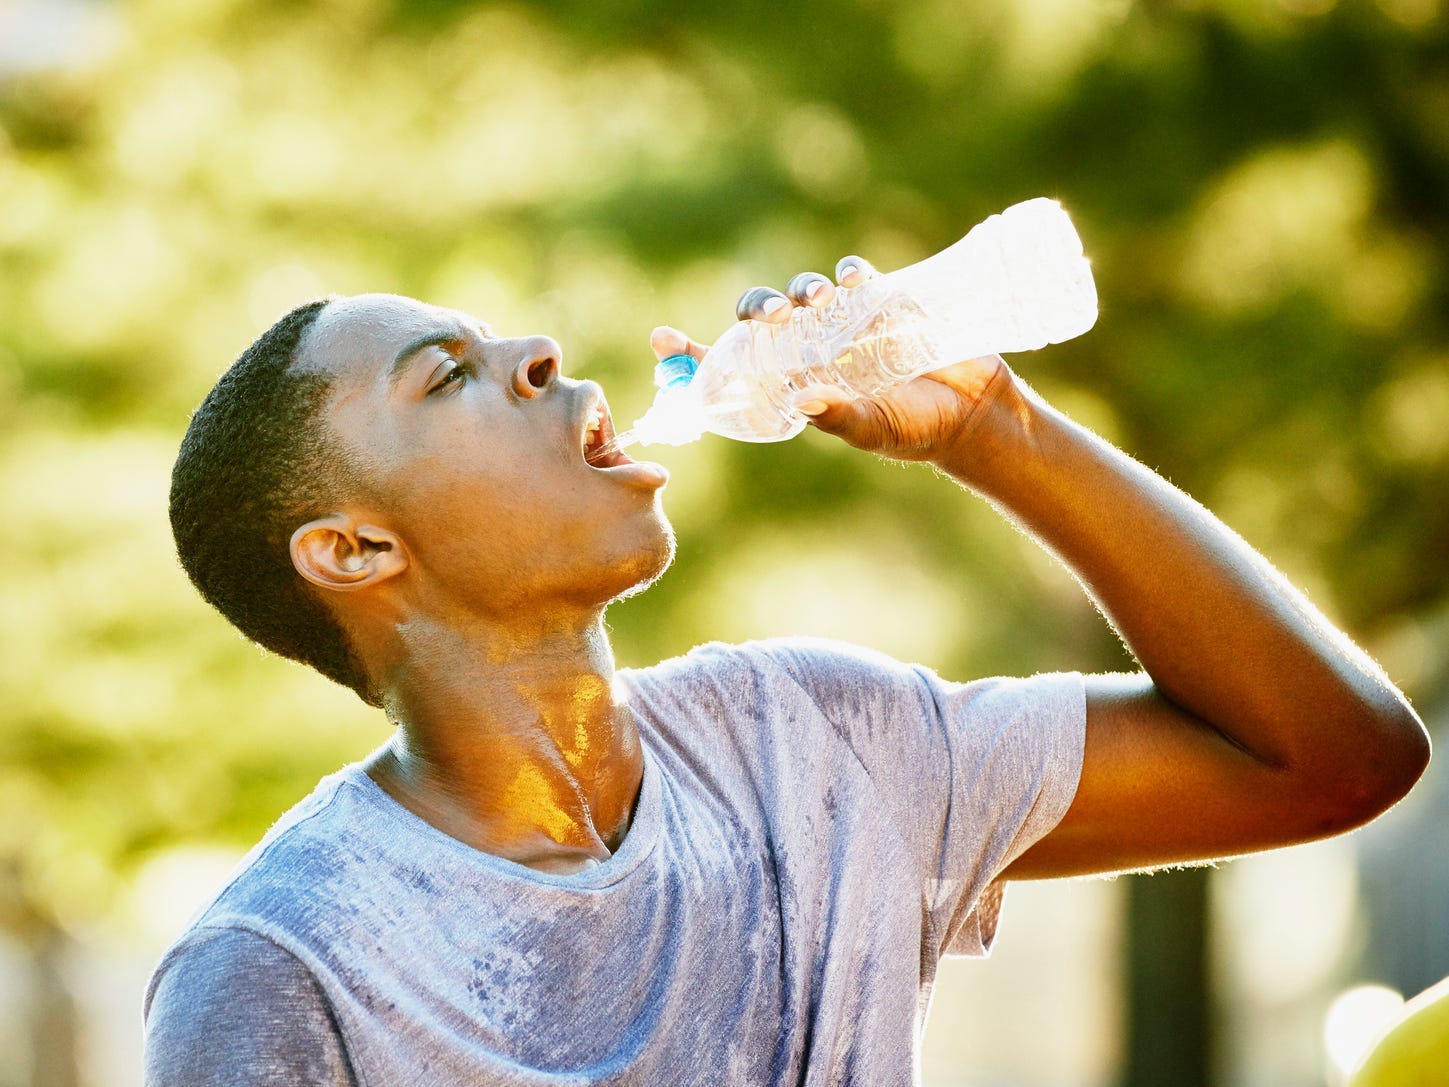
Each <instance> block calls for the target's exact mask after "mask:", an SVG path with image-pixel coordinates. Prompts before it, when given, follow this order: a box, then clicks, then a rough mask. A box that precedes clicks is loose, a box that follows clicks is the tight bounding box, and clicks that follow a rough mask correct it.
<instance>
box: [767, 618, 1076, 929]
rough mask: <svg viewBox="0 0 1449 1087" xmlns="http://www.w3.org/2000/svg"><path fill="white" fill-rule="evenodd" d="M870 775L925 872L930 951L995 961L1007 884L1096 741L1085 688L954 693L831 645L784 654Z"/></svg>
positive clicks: (1040, 685) (1004, 685)
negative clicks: (989, 956) (1004, 878)
mask: <svg viewBox="0 0 1449 1087" xmlns="http://www.w3.org/2000/svg"><path fill="white" fill-rule="evenodd" d="M771 653H772V655H773V656H776V658H777V659H779V660H780V661H781V662H782V663H783V664H784V665H785V667H786V669H787V670H788V671H789V673H790V674H791V676H792V677H793V678H794V679H795V681H796V682H798V683H799V684H800V685H801V686H802V687H803V688H805V690H806V691H807V693H808V694H809V695H810V697H811V698H812V699H813V700H814V701H815V703H816V704H817V705H818V706H819V707H820V708H821V710H822V711H823V712H824V714H825V716H826V717H827V718H828V719H829V720H830V722H831V724H832V726H833V727H834V728H835V730H836V731H837V733H838V734H839V736H840V737H841V739H843V740H844V742H846V743H848V744H849V745H850V747H851V749H852V750H853V752H854V754H855V756H856V757H857V758H859V760H860V761H861V764H862V765H863V766H864V767H865V769H866V772H867V774H868V775H869V779H870V782H871V786H872V789H873V792H874V794H875V800H876V801H877V802H878V803H879V804H880V805H881V806H882V807H883V808H884V809H885V810H886V812H887V813H889V815H890V817H891V819H892V821H893V822H894V823H895V825H896V827H897V828H898V830H899V832H900V834H901V836H902V838H903V839H905V841H906V842H907V844H908V846H909V847H910V849H911V852H912V854H913V855H914V856H915V858H916V862H917V864H918V866H919V869H920V879H921V893H922V902H923V912H924V915H925V920H926V927H927V931H926V932H925V933H924V934H923V936H924V939H925V941H926V942H927V944H928V947H927V949H926V950H927V951H928V952H931V951H934V953H935V954H937V955H943V954H946V955H984V954H986V953H987V952H988V950H989V949H990V946H991V942H992V940H993V938H994V936H995V932H996V924H997V919H998V915H999V911H1000V907H1001V898H1002V893H1003V885H1002V883H1001V882H1000V881H999V880H998V878H997V877H998V876H999V875H1000V873H1001V871H1002V870H1003V869H1004V868H1005V867H1006V866H1007V865H1008V864H1010V863H1011V862H1012V861H1013V860H1015V859H1016V858H1017V857H1018V856H1020V855H1021V854H1022V853H1023V852H1025V851H1026V849H1027V848H1028V847H1030V846H1031V845H1032V844H1033V843H1034V842H1036V841H1037V840H1039V839H1040V838H1041V837H1042V836H1044V835H1045V834H1046V833H1047V832H1049V831H1050V830H1051V829H1052V828H1053V827H1055V826H1056V825H1057V823H1058V822H1060V820H1061V818H1062V816H1063V815H1064V814H1065V813H1066V810H1067V808H1068V806H1069V805H1070V804H1071V801H1072V798H1073V796H1075V794H1076V789H1077V782H1078V780H1079V778H1080V776H1081V769H1082V752H1083V747H1084V742H1085V733H1086V696H1085V691H1084V687H1083V683H1082V678H1081V676H1080V675H1077V674H1075V673H1053V674H1042V675H1036V676H1032V677H1029V678H1025V679H1007V678H996V679H984V680H977V681H974V682H971V683H952V682H948V681H946V680H943V679H941V678H940V677H939V676H938V675H936V673H935V672H933V671H932V670H931V669H929V668H926V667H924V666H921V665H913V664H903V663H901V662H899V661H895V660H893V659H891V658H890V657H887V656H885V655H883V654H879V653H875V652H872V651H869V650H864V649H859V648H856V647H853V646H846V645H840V644H837V643H831V642H818V641H801V642H782V643H780V644H778V645H776V646H774V647H772V648H771Z"/></svg>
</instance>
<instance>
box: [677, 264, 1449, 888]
mask: <svg viewBox="0 0 1449 1087" xmlns="http://www.w3.org/2000/svg"><path fill="white" fill-rule="evenodd" d="M841 266H842V268H844V269H845V274H844V275H843V276H842V283H844V284H846V285H851V284H852V283H853V282H855V279H856V277H860V276H864V275H868V274H870V273H869V268H868V265H866V264H865V262H863V261H860V260H859V259H858V258H853V257H851V258H845V260H843V261H842V262H841ZM851 266H854V268H855V269H856V270H855V271H851V270H850V268H851ZM831 290H832V288H831V287H830V285H829V283H828V281H825V280H824V278H823V277H819V276H814V277H812V276H808V275H807V276H802V277H796V280H794V281H792V283H791V288H790V296H791V301H793V302H794V303H796V304H821V303H823V302H824V301H826V300H827V299H828V297H829V293H830V292H831ZM770 297H771V292H768V291H763V290H762V289H759V288H757V289H756V290H755V291H752V292H749V293H747V294H746V296H745V297H744V298H743V299H742V300H741V316H742V317H743V316H758V317H760V318H763V319H774V320H780V319H783V316H784V315H783V312H782V311H781V309H780V308H779V307H778V306H774V307H767V305H766V303H767V302H768V301H769V299H770ZM767 308H768V309H770V310H771V313H770V314H769V316H768V317H767V315H766V310H767ZM676 335H677V334H675V333H673V331H672V330H660V332H658V333H656V341H655V346H656V349H664V350H671V349H672V350H680V349H689V350H698V349H699V345H697V344H693V343H689V344H688V346H687V348H685V347H681V346H680V345H681V344H683V343H684V341H683V340H682V339H680V340H678V341H676V339H675V337H676ZM801 401H802V404H801V406H802V410H805V411H806V412H807V413H808V414H810V415H811V416H812V421H813V422H814V425H815V426H816V427H818V428H819V429H820V430H823V431H826V432H828V433H832V434H835V435H837V436H839V437H841V438H842V439H844V440H845V441H847V442H849V443H850V444H852V445H855V446H857V447H858V448H862V449H867V450H870V451H873V452H877V453H881V454H883V455H886V456H891V457H896V458H900V459H910V460H926V461H929V462H931V463H933V464H935V465H936V466H937V467H939V468H940V469H941V470H942V471H944V472H945V473H946V474H948V475H949V476H950V477H951V478H952V479H954V480H956V481H957V482H958V483H960V484H961V485H963V486H964V487H966V488H968V489H970V490H972V491H974V492H975V493H977V494H979V495H981V496H982V497H984V498H986V499H987V500H988V501H990V502H991V503H992V504H993V505H995V506H996V507H997V508H998V509H999V510H1000V511H1001V512H1002V513H1003V514H1005V515H1006V516H1007V517H1009V518H1010V519H1011V520H1013V521H1014V522H1015V523H1017V524H1018V525H1019V526H1020V527H1021V528H1022V529H1023V530H1025V531H1026V532H1027V533H1028V534H1029V535H1031V536H1032V538H1034V539H1035V540H1037V541H1038V542H1039V543H1040V544H1041V545H1042V546H1043V547H1045V548H1046V549H1047V550H1048V551H1050V552H1051V553H1052V554H1053V555H1055V556H1056V557H1057V558H1058V559H1059V560H1060V561H1061V562H1062V563H1063V564H1064V565H1065V566H1066V567H1067V568H1068V569H1069V570H1071V571H1072V573H1073V574H1074V575H1075V576H1076V577H1077V579H1078V580H1079V581H1080V582H1081V584H1082V585H1083V587H1084V588H1085V589H1086V591H1087V592H1088V593H1089V594H1090V595H1091V597H1092V599H1093V601H1094V602H1095V603H1096V605H1097V607H1098V608H1099V609H1100V610H1101V612H1102V613H1103V615H1104V616H1105V617H1106V618H1107V620H1108V622H1110V623H1111V624H1112V626H1113V627H1114V628H1115V629H1116V631H1117V632H1118V634H1119V635H1120V636H1121V638H1122V640H1123V641H1124V642H1125V643H1126V645H1127V646H1128V648H1129V649H1130V650H1131V652H1132V653H1133V655H1134V656H1135V657H1136V659H1137V660H1138V661H1139V662H1140V664H1141V666H1142V669H1143V671H1142V672H1141V673H1138V674H1136V675H1113V676H1093V677H1089V678H1088V681H1087V734H1086V750H1085V754H1084V761H1083V771H1082V778H1081V782H1080V785H1079V786H1078V790H1077V794H1076V798H1075V800H1074V801H1073V803H1072V805H1071V807H1070V809H1069V811H1068V812H1067V814H1066V816H1065V817H1064V818H1063V819H1062V821H1061V822H1060V823H1059V824H1058V826H1057V827H1056V828H1055V829H1054V830H1053V831H1052V832H1051V833H1049V834H1048V835H1047V836H1046V837H1045V838H1043V839H1042V840H1041V841H1039V842H1038V843H1036V844H1035V845H1034V846H1032V847H1031V848H1030V849H1029V850H1028V851H1027V852H1026V853H1024V854H1023V855H1022V856H1021V857H1019V858H1018V859H1017V860H1016V861H1015V862H1013V863H1012V864H1011V866H1010V867H1009V868H1008V869H1007V871H1006V873H1005V874H1006V875H1007V876H1008V877H1010V878H1017V879H1022V878H1027V879H1030V878H1048V877H1055V876H1071V875H1084V874H1089V873H1098V872H1114V871H1123V870H1129V869H1139V868H1147V867H1154V866H1161V865H1171V864H1181V863H1190V862H1193V861H1204V860H1209V859H1213V858H1216V857H1223V856H1229V855H1232V854H1237V853H1244V852H1250V851H1253V850H1259V849H1266V848H1270V847H1273V846H1280V845H1288V844H1291V843H1295V842H1302V841H1307V840H1310V839H1313V838H1319V837H1323V836H1326V835H1330V834H1334V833H1337V832H1339V831H1343V830H1347V829H1349V828H1351V827H1354V826H1357V825H1359V824H1361V823H1364V822H1367V821H1368V820H1370V819H1372V818H1373V817H1374V816H1376V815H1378V814H1379V813H1381V812H1382V811H1384V810H1385V809H1387V808H1388V807H1390V806H1391V805H1392V804H1393V803H1394V802H1395V801H1397V800H1398V799H1399V798H1400V797H1401V796H1403V795H1404V793H1405V792H1407V791H1408V789H1409V787H1410V786H1411V785H1412V784H1413V783H1414V782H1415V781H1416V780H1417V779H1418V777H1419V775H1420V774H1421V773H1422V772H1423V770H1424V767H1425V765H1426V763H1427V761H1428V757H1429V742H1428V737H1427V735H1426V734H1425V732H1424V729H1423V726H1422V724H1421V723H1420V721H1419V719H1418V718H1417V717H1416V716H1415V714H1414V712H1413V710H1412V709H1410V707H1409V705H1408V703H1407V702H1406V701H1405V700H1404V698H1403V696H1402V695H1401V694H1400V693H1399V692H1398V690H1396V689H1395V687H1394V686H1393V684H1392V683H1391V682H1390V681H1389V680H1388V678H1387V677H1386V676H1385V675H1384V674H1383V673H1382V672H1381V671H1380V670H1379V669H1378V668H1377V667H1376V666H1375V665H1374V663H1373V662H1372V661H1371V660H1369V659H1368V657H1367V656H1366V655H1365V654H1364V653H1363V652H1361V651H1360V650H1359V649H1357V648H1356V647H1355V646H1354V645H1353V644H1352V643H1351V642H1350V641H1349V640H1348V638H1347V637H1345V636H1344V635H1343V634H1342V633H1341V632H1340V631H1338V630H1337V629H1336V628H1334V627H1333V625H1332V624H1331V623H1329V622H1328V620H1327V619H1326V618H1325V617H1324V616H1323V615H1322V614H1321V613H1319V612H1318V611H1317V610H1316V609H1315V608H1314V607H1313V606H1312V605H1311V604H1309V603H1308V601H1307V600H1306V599H1305V598H1304V597H1303V596H1302V595H1301V594H1300V593H1298V592H1297V591H1296V590H1294V589H1293V588H1292V587H1291V586H1290V585H1289V584H1288V583H1287V581H1286V580H1284V578H1283V577H1282V576H1281V575H1280V574H1279V573H1278V572H1277V571H1276V570H1274V569H1273V567H1272V566H1271V564H1269V563H1268V561H1267V560H1266V559H1264V558H1263V557H1262V556H1261V555H1260V554H1258V553H1257V552H1256V551H1254V550H1253V549H1252V548H1251V547H1249V546H1248V545H1247V544H1246V543H1245V542H1244V541H1243V540H1242V539H1241V538H1240V537H1238V536H1237V535H1236V534H1235V533H1233V532H1232V531H1231V530H1230V529H1228V528H1227V527H1226V526H1225V525H1224V524H1223V523H1222V522H1221V521H1219V520H1218V519H1217V518H1216V517H1214V516H1213V515H1212V514H1211V513H1209V512H1208V511H1207V510H1206V509H1204V508H1203V507H1202V506H1200V505H1199V504H1198V503H1196V502H1194V501H1193V500H1192V499H1191V498H1189V497H1188V496H1187V495H1186V494H1184V493H1183V492H1181V491H1180V490H1178V489H1177V488H1175V487H1173V486H1172V485H1171V484H1169V483H1168V482H1167V481H1166V480H1164V479H1163V478H1161V477H1160V476H1158V475H1157V474H1156V473H1154V472H1152V471H1150V470H1149V469H1147V468H1145V467H1144V466H1142V465H1141V464H1139V463H1137V462H1136V461H1134V460H1132V459H1131V458H1130V457H1128V456H1127V455H1126V454H1124V453H1122V452H1121V451H1119V450H1117V449H1115V448H1114V447H1112V446H1111V445H1109V444H1108V443H1107V442H1105V441H1103V440H1102V439H1101V438H1099V437H1097V436H1096V435H1094V434H1092V433H1091V432H1089V431H1087V430H1085V429H1084V428H1082V427H1080V426H1077V425H1076V424H1074V423H1073V422H1071V421H1070V420H1068V419H1067V418H1066V417H1064V416H1063V415H1062V414H1061V413H1059V412H1057V411H1055V410H1054V409H1053V408H1051V407H1050V406H1049V405H1048V404H1046V403H1045V402H1044V401H1043V400H1042V399H1041V398H1040V397H1039V396H1037V395H1036V394H1035V393H1034V392H1033V391H1032V390H1031V389H1029V388H1028V387H1027V386H1026V385H1025V384H1024V383H1023V382H1022V381H1021V380H1020V379H1018V378H1017V377H1016V376H1015V375H1014V374H1013V373H1012V372H1011V371H1010V369H1008V368H1007V366H1006V364H1005V363H1004V362H1002V360H1001V359H999V358H996V357H991V358H987V359H976V360H972V361H969V362H964V363H960V364H958V365H956V366H953V367H948V368H946V369H944V370H939V371H936V372H935V373H933V374H931V375H928V376H926V377H924V378H920V379H917V380H916V381H913V382H910V383H909V384H907V385H905V386H902V387H900V388H898V389H896V390H894V391H892V392H891V393H890V394H889V395H888V396H886V397H883V398H881V399H879V400H848V399H846V398H844V397H842V396H840V395H839V394H836V393H834V392H833V391H830V390H823V389H822V390H810V391H809V392H807V393H806V394H804V395H803V396H802V397H801Z"/></svg>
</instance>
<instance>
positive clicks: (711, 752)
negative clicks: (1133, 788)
mask: <svg viewBox="0 0 1449 1087" xmlns="http://www.w3.org/2000/svg"><path fill="white" fill-rule="evenodd" d="M618 683H619V686H620V688H621V691H622V693H623V694H624V696H625V697H626V698H627V700H628V703H629V705H630V707H631V708H632V709H633V712H634V714H635V717H636V718H637V721H638V727H639V732H640V736H641V739H642V743H643V748H644V754H645V761H644V779H643V785H642V787H641V791H640V796H639V801H638V805H637V808H636V811H635V816H634V821H633V824H632V826H631V827H630V830H629V833H628V835H627V837H626V838H625V840H624V842H623V844H622V845H621V846H620V848H619V850H618V852H617V853H615V854H614V856H612V857H611V858H609V860H607V861H606V862H604V863H603V864H601V865H599V866H597V867H595V868H592V869H590V870H588V871H584V872H580V873H577V874H573V875H550V874H545V873H541V872H537V871H534V870H532V869H529V868H526V867H523V866H521V865H517V864H514V863H512V862H509V861H506V860H503V859H501V858H498V857H494V856H491V855H489V854H485V853H481V852H479V851H477V850H474V849H472V848H470V847H468V846H466V845H463V844H462V843H461V842H458V841H456V840H455V839H453V838H450V837H448V836H447V835H445V834H443V833H442V832H440V831H438V830H437V829H435V828H434V827H432V826H431V825H429V824H428V823H426V822H424V821H423V820H421V819H419V818H418V817H416V816H414V815H413V814H411V813H410V812H408V811H407V810H406V809H405V808H403V807H402V806H401V805H399V804H397V803H396V802H395V801H393V800H392V799H391V798H390V797H389V796H388V795H387V794H386V793H385V792H383V791H382V790H381V789H380V788H379V787H378V786H377V785H376V784H375V783H374V782H373V781H372V780H371V779H370V778H368V777H367V775H366V774H365V773H363V772H362V770H361V769H360V768H359V767H357V766H349V767H347V768H345V769H343V770H341V771H339V772H338V773H335V774H332V775H331V776H329V777H327V778H325V779H323V781H322V782H321V783H320V784H319V785H318V787H317V789H316V790H315V791H314V792H313V793H312V794H311V795H310V796H308V797H307V798H306V799H305V800H303V801H302V802H301V803H300V804H298V805H297V806H296V807H294V808H293V809H292V810H291V811H289V812H288V813H287V814H286V815H285V816H283V817H282V819H281V820H280V821H279V822H278V823H277V824H276V826H274V827H273V828H272V830H271V831H270V832H269V833H268V834H267V836H266V837H265V838H264V839H263V840H262V841H261V842H260V843H259V844H258V845H257V847H256V848H255V849H253V850H252V852H251V853H250V854H248V856H247V857H246V858H245V859H244V860H243V861H242V863H241V865H240V866H239V868H238V870H237V871H236V873H235V874H234V875H233V877H232V879H231V881H230V882H229V883H227V885H226V886H225V887H224V888H223V889H222V890H221V891H220V892H219V893H218V894H217V896H216V897H215V898H214V899H213V900H212V902H211V903H210V904H209V905H208V906H206V907H205V908H204V909H203V910H202V911H201V912H200V913H198V915H197V916H196V918H195V919H194V920H193V922H192V923H191V925H190V926H189V927H188V929H187V930H186V932H185V933H184V934H183V935H182V936H181V937H180V938H179V939H178V940H177V942H176V943H175V944H174V945H173V946H172V947H171V948H170V950H168V951H167V953H166V955H165V957H164V958H163V959H162V960H161V963H160V965H159V966H158V967H157V968H156V972H155V974H154V975H153V977H152V979H151V984H150V986H149V988H148V990H147V994H146V1016H147V1046H146V1082H147V1083H148V1084H149V1085H151V1087H171V1085H182V1084H185V1085H187V1087H201V1085H206V1084H226V1085H229V1087H240V1085H253V1084H297V1085H301V1084H309V1085H310V1084H360V1085H365V1087H408V1085H418V1087H423V1085H428V1087H433V1085H438V1084H469V1085H473V1084H490V1085H492V1084H499V1085H503V1084H507V1085H518V1087H524V1085H528V1087H541V1085H560V1084H585V1083H609V1084H664V1083H669V1084H694V1083H701V1084H703V1083H708V1084H751V1085H754V1084H810V1085H815V1084H820V1085H824V1084H861V1085H869V1087H882V1085H889V1084H910V1083H913V1082H916V1081H918V1079H919V1049H920V1036H921V1032H922V1030H923V1028H924V1024H925V1018H926V1011H927V1009H928V1007H929V1003H930V994H931V987H932V982H933V980H934V977H935V973H936V962H937V960H938V959H939V957H940V956H941V955H943V954H965V955H981V954H985V953H986V950H987V948H988V947H989V946H990V943H991V940H992V938H993V935H994V933H995V929H996V920H997V913H998V910H999V907H1000V903H1001V894H1002V885H1001V883H1000V882H997V881H995V877H996V876H997V874H998V873H999V872H1000V871H1001V870H1002V868H1003V867H1004V866H1005V865H1006V864H1008V863H1009V862H1010V861H1011V860H1012V859H1013V858H1015V857H1016V856H1017V855H1018V854H1020V853H1021V852H1022V851H1023V850H1024V849H1026V847H1027V846H1029V845H1030V844H1031V843H1032V842H1034V841H1036V840H1037V839H1038V838H1040V837H1041V836H1042V835H1043V834H1045V833H1046V832H1047V831H1049V830H1050V829H1051V828H1052V827H1053V826H1055V825H1056V823H1057V822H1058V820H1059V819H1060V818H1061V816H1062V814H1063V812H1064V811H1065V810H1066V808H1067V805H1068V804H1069V803H1070V801H1071V798H1072V796H1073V794H1074V792H1075V789H1076V785H1077V779H1078V776H1079V774H1080V770H1081V760H1082V745H1083V732H1084V720H1085V707H1084V695H1083V689H1082V683H1081V679H1080V677H1078V676H1075V675H1040V676H1036V677H1034V678H1031V679H1024V680H1011V679H993V680H982V681H978V682H975V683H971V684H966V685H960V684H953V683H947V682H944V681H943V680H941V679H940V678H939V677H937V676H936V675H935V674H934V673H932V672H931V671H930V670H928V669H926V668H923V667H920V666H916V665H905V664H901V663H898V662H896V661H894V660H891V659H890V658H888V657H885V656H882V655H880V654H877V653H873V652H869V651H866V650H862V649H857V648H854V647H851V646H845V645H841V644H837V643H831V642H823V641H809V640H795V639H792V640H781V641H774V642H761V643H751V644H747V645H743V646H725V645H718V644H713V645H706V646H702V647H700V648H698V649H696V650H694V651H693V652H691V653H689V654H688V655H687V656H684V657H681V658H678V659H675V660H670V661H666V662H664V663H662V664H659V665H657V666H655V667H653V668H648V669H643V670H639V671H628V670H625V671H621V672H620V673H619V675H618Z"/></svg>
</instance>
